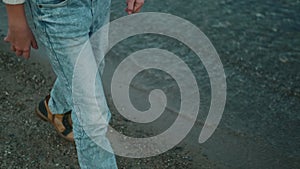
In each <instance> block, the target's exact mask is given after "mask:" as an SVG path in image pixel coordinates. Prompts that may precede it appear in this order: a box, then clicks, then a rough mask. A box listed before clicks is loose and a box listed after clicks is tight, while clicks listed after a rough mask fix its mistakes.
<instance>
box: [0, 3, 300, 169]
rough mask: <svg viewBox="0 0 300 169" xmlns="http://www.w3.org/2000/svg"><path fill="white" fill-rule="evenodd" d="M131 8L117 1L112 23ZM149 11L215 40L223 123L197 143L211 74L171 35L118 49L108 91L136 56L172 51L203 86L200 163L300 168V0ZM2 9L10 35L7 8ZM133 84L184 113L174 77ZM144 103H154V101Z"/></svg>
mask: <svg viewBox="0 0 300 169" xmlns="http://www.w3.org/2000/svg"><path fill="white" fill-rule="evenodd" d="M124 1H125V0H124ZM124 4H125V2H123V1H121V0H113V5H112V16H111V17H112V20H113V19H117V18H119V17H122V16H124V15H125V13H124ZM143 11H145V12H150V11H151V12H165V13H170V14H174V15H177V16H179V17H182V18H185V19H187V20H189V21H190V22H192V23H193V24H195V25H196V26H198V27H199V28H200V29H201V30H202V31H203V32H204V33H205V34H206V35H207V36H208V38H209V39H210V40H211V41H212V43H213V44H214V46H215V48H216V50H217V51H218V53H219V55H220V58H221V60H222V63H223V65H224V69H225V73H226V76H227V86H228V89H227V104H226V107H225V111H224V114H223V118H222V121H221V124H220V126H219V128H218V129H217V131H216V133H215V134H214V135H213V137H212V138H211V139H210V140H208V141H207V142H206V143H204V144H201V145H200V144H198V143H197V138H198V136H199V133H200V129H201V127H202V125H203V122H204V121H205V118H206V115H207V112H208V109H209V106H210V104H209V103H210V97H211V96H210V84H209V79H208V75H207V72H206V70H205V68H204V66H203V65H202V63H201V61H200V60H199V59H198V58H197V56H196V55H195V54H194V53H193V52H192V51H191V50H189V49H188V47H187V46H184V45H183V44H181V43H180V42H178V41H176V40H174V39H170V38H168V37H162V36H158V35H151V36H150V35H147V36H136V37H132V38H129V39H128V40H125V41H123V42H121V43H120V44H119V45H117V46H116V47H115V48H113V50H112V51H111V52H110V54H109V55H108V56H109V57H107V62H108V66H110V67H109V68H106V69H107V71H106V72H107V73H106V77H107V78H108V80H107V81H108V82H106V83H107V84H106V88H108V89H109V77H111V74H112V71H111V70H113V69H114V68H115V67H116V66H117V64H118V63H119V62H120V61H121V60H122V59H124V58H125V57H126V56H128V55H129V54H130V53H132V52H134V51H137V50H139V49H144V48H149V47H156V48H163V49H167V50H169V51H172V52H173V53H175V54H177V55H178V56H180V57H181V58H182V59H183V60H184V61H185V62H186V63H187V64H188V65H189V66H190V68H191V69H192V71H193V73H194V74H195V77H196V79H197V81H198V83H199V90H200V93H201V108H200V114H199V116H198V122H199V123H197V125H196V126H195V128H193V130H192V131H191V133H190V135H189V136H188V137H187V142H188V143H190V144H189V145H187V147H188V148H189V149H191V156H193V160H194V161H197V154H199V153H201V154H204V155H206V156H207V158H208V159H209V160H212V161H214V162H216V163H217V164H218V166H220V168H279V169H282V168H287V169H290V168H300V74H299V71H300V48H299V47H300V1H299V0H267V1H258V0H248V1H246V0H245V1H234V0H216V1H203V0H186V1H175V0H163V1H161V0H147V1H146V4H145V7H144V9H143ZM0 12H1V16H0V19H1V20H0V23H1V25H0V34H2V35H4V34H5V32H6V31H5V30H6V28H5V27H6V21H4V19H3V17H5V15H3V5H1V6H0ZM137 26H138V25H137ZM124 29H126V28H124ZM187 30H188V28H187ZM187 32H188V31H187ZM166 79H168V80H166ZM133 86H135V87H136V88H139V89H141V90H143V91H150V90H151V89H154V88H162V89H163V90H165V91H166V93H167V96H168V97H170V98H173V99H172V100H171V101H169V102H168V106H169V107H171V109H172V108H173V109H174V110H175V111H176V110H178V109H179V106H178V105H179V104H178V103H179V102H180V100H179V99H176V98H177V97H175V96H178V87H177V86H176V83H175V82H174V81H172V79H171V78H168V75H167V74H164V73H162V72H158V71H155V70H149V71H147V72H144V73H141V74H140V75H139V77H137V78H136V79H135V80H134V81H133ZM108 91H109V90H108ZM146 93H147V92H146ZM141 100H142V101H145V102H147V97H146V98H141ZM134 102H135V101H133V103H134ZM136 102H137V101H136ZM145 104H146V103H145ZM148 106H149V105H148ZM145 107H147V104H146V106H145ZM142 109H143V108H142ZM157 124H163V122H157ZM158 128H160V127H158ZM162 128H166V127H162ZM157 130H158V131H157V132H158V133H159V132H161V130H162V129H157ZM192 150H193V151H192ZM195 168H197V167H195Z"/></svg>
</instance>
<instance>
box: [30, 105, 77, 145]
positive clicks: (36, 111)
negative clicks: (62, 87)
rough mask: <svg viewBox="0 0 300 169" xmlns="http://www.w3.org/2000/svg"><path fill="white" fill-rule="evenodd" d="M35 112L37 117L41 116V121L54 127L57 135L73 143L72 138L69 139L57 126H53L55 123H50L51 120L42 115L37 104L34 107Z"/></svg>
mask: <svg viewBox="0 0 300 169" xmlns="http://www.w3.org/2000/svg"><path fill="white" fill-rule="evenodd" d="M35 113H36V114H37V116H38V117H39V118H41V119H42V120H43V121H48V122H49V123H50V124H52V126H53V127H54V128H55V130H56V132H57V133H58V135H59V136H60V137H62V138H63V139H65V140H67V141H69V142H73V143H74V139H70V138H68V137H66V136H64V135H63V134H62V133H61V132H60V131H59V130H58V129H57V127H55V125H54V124H53V123H52V121H51V120H50V119H49V118H48V117H45V116H44V115H43V113H42V112H40V110H39V106H36V108H35Z"/></svg>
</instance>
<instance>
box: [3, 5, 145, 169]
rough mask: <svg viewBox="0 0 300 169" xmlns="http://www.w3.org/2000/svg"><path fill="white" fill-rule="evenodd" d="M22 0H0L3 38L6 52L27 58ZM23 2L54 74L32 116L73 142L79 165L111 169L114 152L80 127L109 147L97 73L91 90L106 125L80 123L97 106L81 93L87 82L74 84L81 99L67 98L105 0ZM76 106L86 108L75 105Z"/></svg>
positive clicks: (105, 12)
mask: <svg viewBox="0 0 300 169" xmlns="http://www.w3.org/2000/svg"><path fill="white" fill-rule="evenodd" d="M24 1H25V0H3V2H4V3H6V9H7V13H8V26H9V28H8V34H7V36H6V37H5V39H4V40H5V41H6V42H8V43H10V44H11V50H12V51H14V52H15V54H16V55H17V56H23V57H24V58H26V59H28V58H29V57H30V49H31V47H32V48H35V49H37V48H38V45H37V42H36V39H35V37H34V35H33V34H32V32H31V29H30V28H29V26H28V23H27V20H26V16H25V10H24ZM27 2H28V3H29V7H30V9H31V13H32V17H33V21H34V26H35V28H36V29H35V30H36V35H37V37H38V38H39V42H40V43H42V45H44V46H45V47H46V54H47V55H48V56H49V59H50V62H51V65H52V68H53V70H54V72H55V74H56V76H57V79H56V81H55V83H54V86H53V88H52V90H51V93H50V95H48V96H46V98H45V99H44V100H42V101H41V102H40V103H39V105H38V106H37V108H36V112H37V114H38V115H39V116H40V117H41V118H42V119H44V120H48V121H49V122H51V124H52V125H53V126H55V128H56V130H57V131H58V133H59V135H60V136H62V137H63V138H65V139H67V140H69V141H74V140H75V143H76V148H77V154H78V161H79V164H80V167H81V168H87V169H91V168H103V169H110V168H112V169H114V168H117V165H116V160H115V156H114V154H113V153H111V152H108V151H106V150H104V149H103V148H102V147H101V146H99V145H97V144H96V143H95V142H93V140H92V139H91V136H90V135H89V136H88V135H87V133H86V132H85V130H84V129H83V125H84V124H85V127H88V128H89V129H92V130H95V131H97V133H95V135H93V136H92V137H93V139H97V140H101V142H103V143H104V144H105V145H109V141H108V139H107V138H106V136H105V133H106V130H107V126H108V121H109V119H110V111H109V109H108V106H107V104H106V99H105V96H104V94H103V88H102V82H101V77H100V74H99V76H97V77H96V82H95V86H96V89H97V91H100V92H99V93H96V98H97V101H98V103H99V105H100V107H101V108H100V110H101V112H99V113H101V115H102V116H103V117H104V118H105V119H107V124H103V125H95V124H86V123H84V124H83V123H81V122H80V120H81V119H82V118H81V117H87V118H83V119H88V116H89V115H90V114H91V112H94V111H97V110H98V109H97V106H98V105H95V104H94V103H93V102H91V101H90V100H89V95H88V94H87V93H85V92H84V91H86V90H88V89H85V86H86V85H85V83H87V82H85V81H82V82H79V84H76V91H77V92H79V95H80V96H82V97H80V98H76V99H75V100H76V101H77V102H73V99H74V98H72V77H73V70H74V66H75V63H76V59H77V56H78V55H79V52H80V51H81V49H82V47H83V45H84V44H85V43H86V42H89V38H90V37H91V36H92V35H93V33H95V32H96V31H97V30H98V29H99V28H101V26H103V25H104V24H105V23H107V22H109V10H110V3H111V2H110V0H28V1H27ZM143 3H144V0H127V9H126V11H127V13H128V14H132V13H136V12H139V11H140V9H141V7H142V5H143ZM100 45H101V44H100ZM90 50H93V48H91V49H90ZM96 60H97V59H96V58H95V59H87V61H86V63H87V64H86V66H83V67H82V68H81V69H80V70H81V71H82V72H88V71H89V66H88V65H89V64H90V63H91V64H93V62H96ZM103 61H104V60H102V61H100V62H103ZM80 92H81V93H80ZM77 95H78V93H77ZM81 104H84V105H85V107H88V108H87V109H84V110H83V109H80V105H81ZM86 105H88V106H86ZM74 112H76V113H74ZM70 114H72V117H70ZM71 118H72V119H71Z"/></svg>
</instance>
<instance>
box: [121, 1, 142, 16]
mask: <svg viewBox="0 0 300 169" xmlns="http://www.w3.org/2000/svg"><path fill="white" fill-rule="evenodd" d="M126 3H127V8H126V9H125V11H126V12H127V13H128V14H129V15H130V14H132V13H137V12H140V10H141V8H142V6H143V5H144V3H145V1H144V0H126Z"/></svg>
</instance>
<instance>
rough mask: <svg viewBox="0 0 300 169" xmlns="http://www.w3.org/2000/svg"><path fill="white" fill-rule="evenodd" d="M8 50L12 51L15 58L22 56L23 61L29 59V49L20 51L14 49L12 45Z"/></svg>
mask: <svg viewBox="0 0 300 169" xmlns="http://www.w3.org/2000/svg"><path fill="white" fill-rule="evenodd" d="M10 50H11V51H13V52H14V53H15V54H16V55H17V56H23V57H24V58H25V59H29V57H30V48H28V49H24V50H22V49H18V48H16V47H15V46H14V45H11V46H10Z"/></svg>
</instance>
